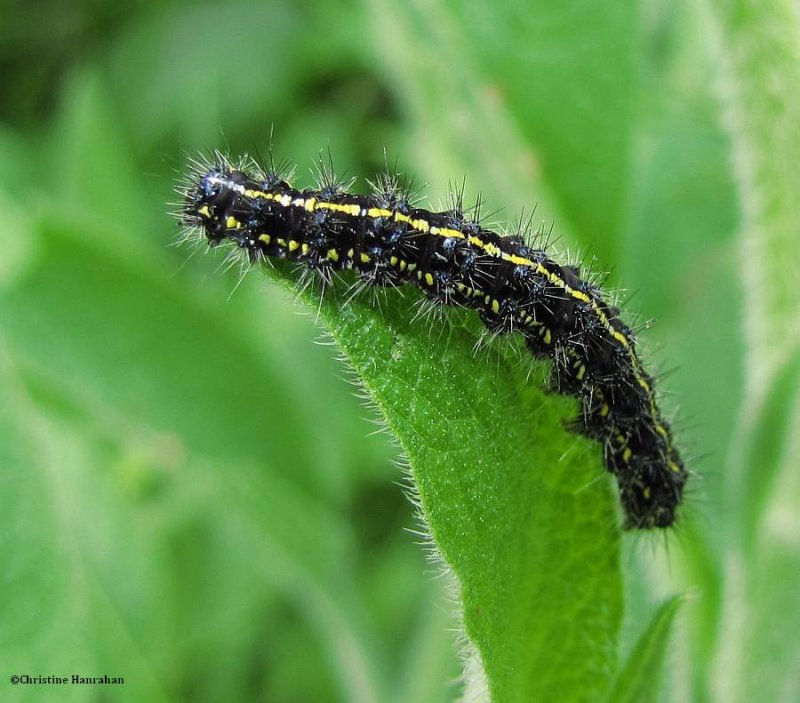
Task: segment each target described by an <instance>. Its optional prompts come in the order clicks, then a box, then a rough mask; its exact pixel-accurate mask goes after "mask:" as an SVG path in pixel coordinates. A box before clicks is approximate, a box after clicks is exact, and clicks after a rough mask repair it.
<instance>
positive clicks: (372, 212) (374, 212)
mask: <svg viewBox="0 0 800 703" xmlns="http://www.w3.org/2000/svg"><path fill="white" fill-rule="evenodd" d="M367 216H368V217H391V216H392V211H391V210H384V209H383V208H380V207H371V208H370V209H369V210H367Z"/></svg>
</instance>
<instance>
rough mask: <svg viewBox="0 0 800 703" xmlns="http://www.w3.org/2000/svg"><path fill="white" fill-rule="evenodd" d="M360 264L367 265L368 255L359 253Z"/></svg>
mask: <svg viewBox="0 0 800 703" xmlns="http://www.w3.org/2000/svg"><path fill="white" fill-rule="evenodd" d="M361 263H362V264H368V263H369V254H365V253H364V252H363V251H362V252H361Z"/></svg>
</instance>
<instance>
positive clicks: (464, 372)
mask: <svg viewBox="0 0 800 703" xmlns="http://www.w3.org/2000/svg"><path fill="white" fill-rule="evenodd" d="M287 279H288V280H291V279H292V277H291V275H287ZM328 293H329V294H326V296H325V297H324V298H323V300H322V301H321V303H320V302H319V301H318V300H315V299H314V298H313V297H312V296H311V295H310V294H305V295H304V297H305V299H306V300H307V301H308V302H309V304H314V305H315V306H318V309H319V315H320V318H321V319H322V320H323V321H324V322H325V323H326V325H328V326H329V328H330V329H331V332H332V334H333V335H334V337H335V339H336V341H337V342H338V344H339V346H340V347H341V349H342V350H343V352H344V355H345V356H346V358H347V360H348V362H349V363H350V364H351V365H352V367H353V368H354V369H355V371H356V372H357V373H358V375H359V378H360V380H361V382H362V383H363V384H364V385H365V387H366V389H367V390H368V392H369V394H370V397H371V398H372V399H373V400H374V402H375V403H376V405H377V406H378V407H379V409H380V411H381V413H382V415H383V416H384V417H385V418H386V422H387V424H388V426H389V428H390V429H391V430H392V432H393V434H394V435H395V436H396V437H397V438H398V439H399V441H400V443H401V445H402V447H403V449H404V451H405V453H406V455H407V456H408V459H409V462H410V465H411V474H412V476H413V479H414V482H415V487H416V491H417V492H418V494H419V502H420V505H421V508H422V513H423V515H424V518H425V520H426V522H427V525H428V526H429V529H430V533H431V536H432V538H433V543H434V544H435V547H436V550H437V552H438V553H439V554H440V555H441V557H442V558H443V560H444V562H445V563H446V564H447V565H448V566H449V567H450V568H451V569H452V571H453V573H454V575H455V576H456V578H457V581H458V592H459V595H460V598H461V601H462V605H463V619H464V627H465V631H466V634H467V635H468V637H469V638H470V640H471V642H472V643H473V644H474V646H475V647H476V648H477V651H478V653H479V656H480V659H481V661H482V663H483V667H484V669H485V672H486V675H487V678H488V681H489V687H490V689H491V692H492V695H493V697H494V700H498V701H525V700H531V699H532V698H536V697H541V698H543V699H560V700H584V699H589V698H591V697H593V696H594V697H596V696H598V695H602V694H603V693H604V692H605V691H607V690H608V687H609V685H610V672H611V671H613V669H614V665H615V661H616V654H615V651H616V643H617V634H618V629H619V625H620V618H621V609H622V601H621V599H622V592H621V582H620V573H619V564H618V559H619V531H618V528H616V527H615V522H616V520H615V505H614V501H615V498H614V496H613V494H612V491H611V487H610V481H609V480H607V479H606V478H604V477H603V473H602V472H603V469H602V466H601V462H600V452H599V447H597V446H594V445H592V444H591V443H588V442H586V441H584V440H582V439H580V438H578V437H575V436H574V435H572V434H571V433H569V432H567V431H566V430H565V429H564V420H565V418H569V417H571V416H573V415H574V414H575V413H576V411H577V408H576V404H575V402H574V401H573V400H571V399H565V398H561V397H558V396H555V395H552V394H548V393H546V392H545V391H544V390H543V388H542V387H541V385H540V384H537V383H535V382H532V381H531V379H530V378H529V369H528V368H527V367H528V364H527V363H522V364H521V363H520V361H519V358H516V357H515V356H514V355H513V354H510V353H506V352H505V351H498V350H496V349H495V348H494V347H493V348H491V349H489V350H486V351H484V352H482V353H480V354H479V355H477V356H476V354H475V351H474V349H475V343H476V338H477V337H476V335H477V334H478V332H477V331H476V329H475V325H474V324H470V323H469V322H467V323H463V322H459V318H458V317H457V316H455V315H454V317H456V321H455V322H453V323H448V322H445V323H444V329H443V330H442V329H439V326H438V325H437V326H435V327H433V328H430V327H429V326H428V325H425V324H423V323H422V322H421V321H419V320H415V319H414V308H415V305H414V303H415V302H416V301H418V296H417V295H416V294H415V293H414V292H413V291H405V290H404V291H403V293H402V295H401V294H395V295H387V296H386V298H385V299H381V301H380V306H379V307H378V306H377V305H374V304H370V302H369V301H364V300H360V299H356V300H354V301H352V302H351V303H350V304H349V305H347V306H344V305H342V295H341V294H340V295H339V296H337V295H336V294H335V293H334V292H333V291H329V292H328ZM470 319H471V318H470ZM472 322H475V321H474V320H472ZM539 371H541V368H540V369H539Z"/></svg>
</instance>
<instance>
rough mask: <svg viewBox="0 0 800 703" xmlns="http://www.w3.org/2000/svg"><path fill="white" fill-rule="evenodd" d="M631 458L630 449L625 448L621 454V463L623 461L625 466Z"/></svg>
mask: <svg viewBox="0 0 800 703" xmlns="http://www.w3.org/2000/svg"><path fill="white" fill-rule="evenodd" d="M632 456H633V452H632V451H631V448H630V447H625V451H624V452H622V461H624V462H625V463H626V464H627V463H628V462H629V461H630V460H631V457H632ZM645 497H648V496H645Z"/></svg>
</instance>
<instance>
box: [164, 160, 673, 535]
mask: <svg viewBox="0 0 800 703" xmlns="http://www.w3.org/2000/svg"><path fill="white" fill-rule="evenodd" d="M323 180H324V181H325V182H324V183H323V184H322V187H321V189H319V190H310V189H306V190H298V189H296V188H293V187H292V186H290V185H289V183H288V182H287V180H285V178H284V176H282V175H281V174H280V173H278V172H277V171H276V170H275V169H269V170H266V171H264V170H262V169H261V168H260V167H258V166H257V165H256V164H255V163H253V162H249V161H245V162H244V163H243V164H242V165H238V166H237V165H234V164H232V163H230V162H229V161H228V160H227V159H225V158H223V157H222V156H219V155H218V156H217V158H216V161H215V163H213V164H211V165H206V166H200V167H198V168H196V169H195V171H194V172H193V173H192V175H191V176H190V180H189V182H188V183H187V185H186V187H185V188H184V189H183V190H182V195H183V204H182V210H181V213H180V217H181V219H182V221H183V223H184V224H186V225H188V226H190V227H192V228H199V230H200V231H201V232H202V234H203V235H204V236H205V237H206V238H207V240H208V242H209V244H211V245H212V246H215V245H218V244H220V243H223V242H225V243H228V244H230V245H232V246H234V247H238V248H240V249H242V250H244V251H245V252H246V253H247V256H248V257H249V259H250V261H251V262H259V261H262V260H265V259H268V258H270V257H275V258H279V259H288V260H290V261H295V262H298V263H302V264H305V265H306V266H308V267H309V268H310V269H312V270H313V271H315V272H317V273H319V274H320V275H322V276H323V277H326V278H328V277H330V275H331V274H332V273H333V272H335V271H339V270H343V269H355V270H356V271H357V272H358V275H359V276H360V277H361V279H362V280H363V281H364V282H365V283H366V284H368V285H372V286H398V285H401V284H404V283H414V284H416V285H417V286H419V287H420V288H421V289H422V290H423V291H424V292H425V294H426V295H427V296H428V297H429V298H430V299H431V300H432V301H434V302H436V303H441V304H444V305H458V306H463V307H467V308H473V309H475V310H477V311H478V314H479V315H480V317H481V319H482V321H483V322H484V324H485V325H486V326H487V328H488V329H489V330H491V331H492V332H494V333H507V332H512V331H513V332H517V333H519V334H521V335H523V337H524V338H525V341H526V344H527V346H528V348H529V349H530V350H531V352H532V353H533V354H534V355H536V356H538V357H546V358H549V359H551V360H552V362H553V368H552V372H551V385H552V386H553V388H554V389H556V390H557V391H558V392H560V393H566V394H570V395H574V396H576V397H578V398H579V400H580V403H581V414H580V416H579V417H578V418H577V419H576V420H575V421H574V427H575V429H576V430H577V431H579V432H580V433H582V434H584V435H586V436H588V437H590V438H592V439H595V440H596V441H598V442H600V443H601V445H602V447H603V456H604V461H605V465H606V468H607V469H608V471H610V472H611V473H612V474H614V476H615V477H616V479H617V483H618V486H619V492H620V498H621V502H622V507H623V510H624V512H625V527H626V528H638V529H649V528H663V527H669V526H671V525H672V524H673V523H674V522H675V519H676V510H677V508H678V506H679V505H680V502H681V499H682V496H683V489H684V485H685V483H686V480H687V478H688V472H687V470H686V469H685V467H684V464H683V462H682V460H681V458H680V456H679V453H678V451H677V450H676V448H675V446H674V443H673V439H672V433H671V430H670V426H669V424H668V423H667V421H666V420H664V418H663V417H662V415H661V411H660V410H659V407H658V403H657V399H656V393H655V390H654V387H653V380H652V378H651V376H650V375H649V374H648V373H647V372H646V371H645V369H644V368H643V367H642V365H641V363H640V360H639V357H638V355H637V353H636V340H635V338H634V335H633V333H632V332H631V330H630V329H629V328H628V327H627V326H626V325H625V324H624V323H623V322H622V321H621V320H620V318H619V310H618V309H617V308H615V307H613V306H612V305H610V304H608V303H607V302H606V301H605V299H604V298H603V295H602V293H601V292H600V290H599V288H598V287H597V286H596V285H595V284H593V283H592V282H590V281H588V280H586V279H585V278H582V277H581V273H580V271H579V269H577V268H576V267H573V266H568V265H561V264H559V263H557V262H556V261H554V260H553V259H551V258H550V257H549V256H548V255H547V253H546V252H545V251H543V250H541V249H536V248H534V247H533V246H532V245H529V244H528V243H526V242H525V241H524V239H523V238H522V237H518V236H502V235H500V234H497V233H495V232H492V231H489V230H487V229H484V228H483V227H482V226H481V225H480V223H479V222H478V221H476V219H473V218H471V217H469V216H468V215H467V213H465V212H464V211H463V210H462V209H461V208H460V207H454V208H453V209H450V210H447V211H443V212H432V211H429V210H425V209H420V208H415V207H413V206H412V204H411V202H410V201H409V196H408V193H407V191H406V190H404V189H403V188H402V187H400V186H399V185H398V181H397V178H396V177H395V176H393V175H390V174H389V175H384V176H383V177H382V178H380V179H379V180H378V182H377V184H376V185H375V186H373V193H372V194H371V195H354V194H350V193H347V192H345V189H344V188H343V187H342V186H341V185H340V184H337V183H336V182H335V181H334V179H332V178H330V177H328V178H325V179H323Z"/></svg>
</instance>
